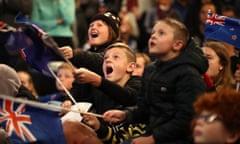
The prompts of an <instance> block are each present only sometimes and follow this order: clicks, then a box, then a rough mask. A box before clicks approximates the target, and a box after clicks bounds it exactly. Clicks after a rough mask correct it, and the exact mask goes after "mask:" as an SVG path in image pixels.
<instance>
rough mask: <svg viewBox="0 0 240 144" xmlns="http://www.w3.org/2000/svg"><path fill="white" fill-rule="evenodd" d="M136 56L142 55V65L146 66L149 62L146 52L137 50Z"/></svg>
mask: <svg viewBox="0 0 240 144" xmlns="http://www.w3.org/2000/svg"><path fill="white" fill-rule="evenodd" d="M135 55H136V58H138V57H142V58H143V60H144V66H147V65H148V64H150V63H151V58H150V57H149V56H148V55H147V54H146V53H142V52H137V53H135Z"/></svg>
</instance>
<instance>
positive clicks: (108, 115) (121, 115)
mask: <svg viewBox="0 0 240 144" xmlns="http://www.w3.org/2000/svg"><path fill="white" fill-rule="evenodd" d="M103 119H104V120H105V121H107V122H110V123H117V122H121V121H123V120H125V119H126V113H125V112H124V111H121V110H109V111H106V112H105V113H104V114H103Z"/></svg>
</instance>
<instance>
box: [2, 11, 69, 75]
mask: <svg viewBox="0 0 240 144" xmlns="http://www.w3.org/2000/svg"><path fill="white" fill-rule="evenodd" d="M16 22H17V23H21V24H23V25H24V26H23V27H22V28H21V29H20V30H18V31H16V32H13V33H11V35H10V36H9V38H8V42H7V44H6V48H7V49H8V50H20V53H21V56H22V58H23V59H24V60H26V61H27V63H28V64H29V65H30V66H31V67H32V68H34V69H36V70H38V71H39V72H41V73H43V74H45V75H48V76H52V74H51V72H50V70H49V69H48V63H49V62H52V61H66V59H65V58H64V56H63V55H62V54H61V52H60V51H59V50H58V45H57V44H56V42H55V41H54V40H53V39H52V38H51V37H50V36H49V35H48V34H47V33H46V32H44V31H43V30H42V29H41V28H40V27H39V26H38V25H36V24H34V23H32V22H31V21H30V20H28V19H26V18H25V17H24V16H23V15H21V14H19V15H18V16H17V17H16Z"/></svg>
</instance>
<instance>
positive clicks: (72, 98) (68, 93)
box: [48, 65, 77, 104]
mask: <svg viewBox="0 0 240 144" xmlns="http://www.w3.org/2000/svg"><path fill="white" fill-rule="evenodd" d="M48 69H49V71H50V72H51V74H52V75H53V77H54V78H55V79H56V80H57V82H58V83H59V84H60V85H61V87H62V88H63V90H64V91H65V92H66V94H67V95H68V97H69V98H70V99H71V100H72V101H73V103H74V104H76V103H77V101H76V100H75V99H74V97H73V96H72V95H71V93H70V92H69V91H68V90H67V88H66V87H65V86H64V85H63V83H62V82H61V81H60V80H59V78H58V77H57V76H56V74H55V73H54V72H53V71H52V69H51V67H50V66H49V65H48Z"/></svg>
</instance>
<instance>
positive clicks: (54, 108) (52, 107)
mask: <svg viewBox="0 0 240 144" xmlns="http://www.w3.org/2000/svg"><path fill="white" fill-rule="evenodd" d="M0 98H2V99H7V100H11V101H13V102H17V103H23V104H27V105H31V106H34V107H38V108H42V109H47V110H52V111H59V112H60V111H62V110H65V111H72V112H76V113H80V114H85V115H90V116H95V117H99V118H102V115H100V114H95V113H91V112H83V111H81V110H72V109H70V108H63V107H61V106H56V105H51V104H47V103H41V102H36V101H31V100H26V99H22V98H15V97H11V96H6V95H0Z"/></svg>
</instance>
